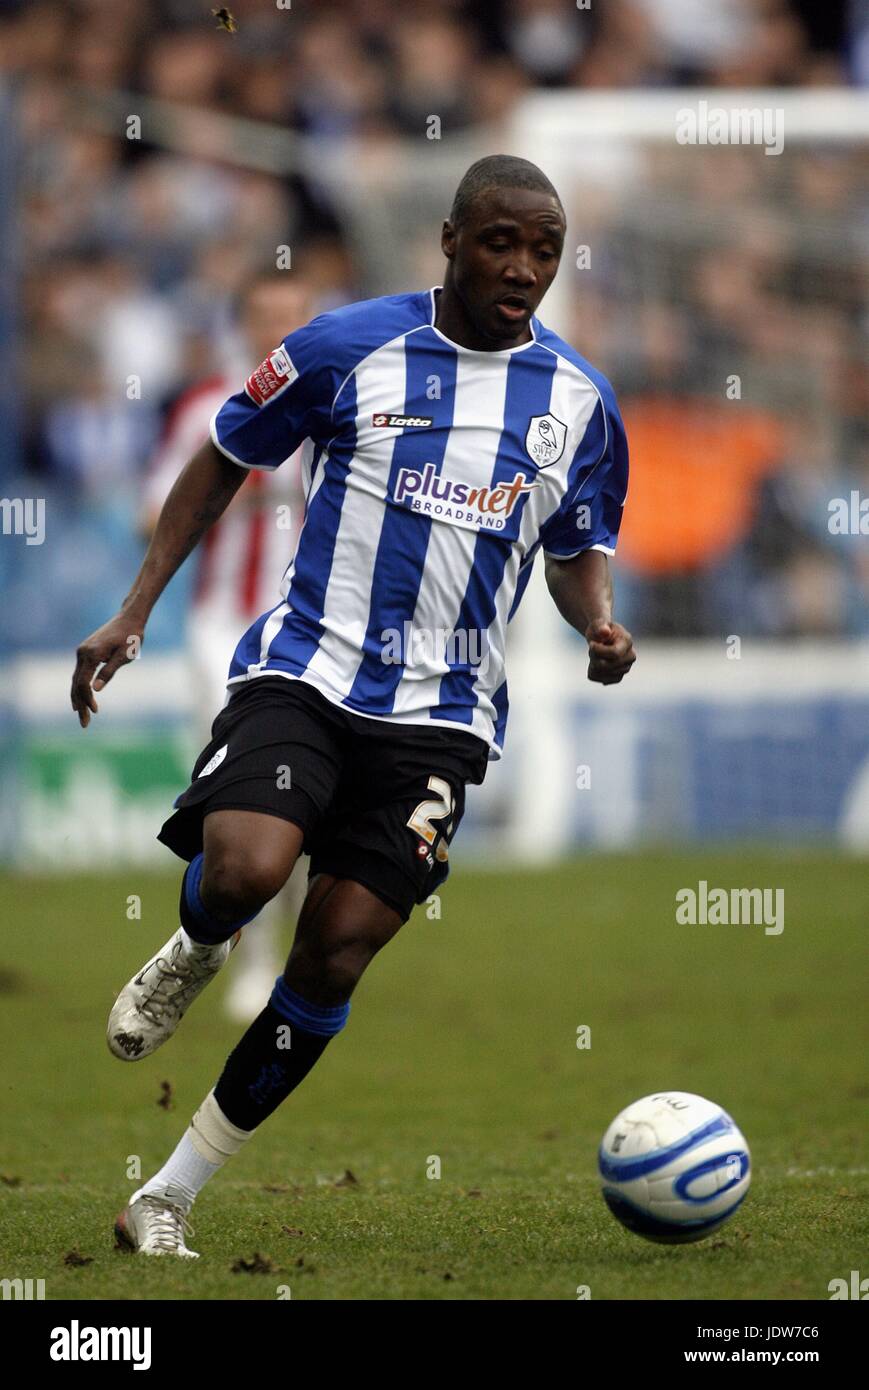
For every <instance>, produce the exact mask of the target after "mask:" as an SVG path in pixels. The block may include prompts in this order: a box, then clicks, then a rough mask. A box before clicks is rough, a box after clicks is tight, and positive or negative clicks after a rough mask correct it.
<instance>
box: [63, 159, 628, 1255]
mask: <svg viewBox="0 0 869 1390" xmlns="http://www.w3.org/2000/svg"><path fill="white" fill-rule="evenodd" d="M565 230H566V222H565V216H564V209H563V208H562V205H561V200H560V199H559V197H558V194H557V193H556V191H555V189H554V188H553V187H552V184H551V183H550V181H549V179H548V178H547V177H546V176H545V174H543V173H542V172H541V170H540V169H538V168H537V167H536V165H533V164H529V163H528V161H527V160H524V159H515V158H512V157H509V156H505V155H497V156H493V157H491V158H489V159H484V160H480V161H478V163H477V164H475V165H472V166H471V168H470V169H469V170H468V172H467V174H466V175H465V177H464V178H463V180H462V182H461V183H460V185H459V188H458V190H457V192H456V197H455V200H454V202H453V207H452V210H451V213H450V216H449V218H448V219H447V220H446V221H445V222H444V224H443V228H442V231H441V248H442V250H443V253H444V255H445V257H446V259H447V267H446V273H445V275H444V283H443V285H442V286H435V287H434V288H432V289H430V290H422V291H416V292H411V293H404V294H396V295H387V296H385V297H383V298H381V299H373V300H369V301H367V302H365V303H362V304H350V305H346V306H345V307H343V308H341V309H337V310H333V311H331V312H330V313H326V314H321V315H320V316H319V317H318V318H316V319H314V320H313V321H312V322H311V323H310V324H308V325H307V326H306V327H304V328H301V329H299V330H298V331H297V332H295V333H290V334H289V335H288V337H286V338H285V339H284V341H283V343H281V344H280V345H279V346H278V347H276V348H275V349H274V350H273V351H272V352H271V353H270V354H269V355H268V357H267V358H266V359H265V360H264V361H263V362H262V364H261V365H260V367H259V368H258V369H257V370H256V371H255V372H254V373H253V374H252V375H251V376H250V377H249V378H248V381H247V383H246V385H245V388H244V390H242V391H239V392H238V393H237V394H236V395H234V396H232V397H230V399H229V400H228V401H227V402H226V404H225V405H223V406H222V407H221V409H220V410H219V411H218V413H217V415H216V417H215V419H214V422H213V424H212V436H211V437H212V443H211V445H209V446H207V447H206V448H205V449H202V450H200V452H199V453H198V454H197V455H195V457H194V458H193V459H192V460H191V461H190V463H189V464H188V466H187V468H186V469H185V470H184V472H183V474H182V475H181V478H180V479H179V481H178V482H177V483H176V485H175V487H174V488H173V491H172V493H171V494H170V497H169V498H168V500H167V503H166V506H165V507H164V509H163V511H162V513H161V515H160V520H159V523H158V525H157V529H156V531H155V533H154V538H153V540H152V543H151V548H150V550H149V552H148V555H146V557H145V560H144V563H143V565H142V568H141V570H140V573H139V575H138V577H137V579H136V580H135V581H134V584H133V588H132V589H131V591H130V594H129V596H128V598H127V599H126V600H125V603H124V605H123V606H122V609H121V611H120V613H118V614H117V615H116V616H115V617H114V618H112V619H111V620H110V621H109V622H108V623H106V624H104V626H103V627H101V628H99V629H98V631H97V632H95V633H94V634H93V635H92V636H91V637H90V638H88V639H87V641H85V642H84V643H83V644H82V645H81V647H80V648H79V651H78V664H77V666H76V670H75V674H74V676H73V684H72V703H73V708H74V709H75V710H76V711H77V712H78V716H79V720H80V722H81V724H82V725H83V726H86V725H87V724H88V723H89V721H90V718H91V715H92V714H93V713H95V712H96V709H97V706H96V700H95V696H94V691H99V690H101V689H103V687H104V685H105V683H106V681H107V680H109V679H111V677H112V676H113V674H114V672H115V671H117V670H118V668H119V667H120V666H122V665H124V664H126V662H127V660H128V659H129V658H128V651H129V646H128V643H129V638H130V635H131V634H132V633H139V634H140V633H141V632H143V631H144V627H145V623H146V621H147V617H148V614H149V612H150V610H151V608H152V607H153V605H154V603H155V602H156V600H157V597H158V596H159V594H160V593H162V591H163V589H164V588H165V586H166V583H167V582H168V579H169V577H170V576H171V574H172V573H174V571H175V569H176V568H177V566H178V565H179V564H180V563H181V560H182V559H183V557H184V556H185V555H186V554H188V553H189V551H190V550H191V549H192V547H193V546H194V545H195V544H196V542H197V541H198V540H199V538H200V536H201V535H202V534H203V533H204V531H205V530H206V529H207V527H208V526H209V525H210V524H211V523H212V522H213V521H214V520H215V519H216V518H217V516H219V515H220V514H221V513H222V512H223V510H224V508H225V507H226V506H227V504H228V502H229V499H230V498H231V497H232V496H234V494H235V493H236V491H237V490H238V488H239V486H240V483H241V478H240V477H239V474H240V473H243V472H244V471H245V470H247V469H250V468H261V469H265V470H272V469H275V468H277V467H279V465H280V464H281V462H282V461H283V460H284V459H285V458H286V457H287V455H288V454H289V453H291V452H292V450H294V449H295V448H296V447H297V446H298V445H299V444H300V443H301V442H302V441H303V440H304V441H305V452H304V476H305V481H306V499H307V506H306V512H305V521H304V525H303V527H302V533H301V536H300V538H299V544H298V547H297V550H296V555H295V558H294V560H293V564H292V565H291V567H290V569H289V570H288V572H287V574H286V575H285V577H284V581H283V585H282V597H281V602H280V603H278V604H276V605H275V606H274V607H273V608H272V609H271V610H269V611H268V612H265V613H263V614H262V615H261V616H260V617H259V618H258V619H257V620H256V622H255V623H253V624H252V626H251V627H250V628H249V629H248V631H247V632H246V633H245V634H244V636H243V637H242V639H241V641H240V642H239V644H238V647H237V648H236V652H235V656H234V657H233V661H232V666H231V667H230V682H229V683H230V686H231V688H232V690H233V694H232V696H231V698H230V700H229V703H228V704H227V705H226V706H225V708H224V709H223V710H221V712H220V714H219V715H218V718H217V719H216V720H215V724H214V728H213V734H212V739H211V741H210V742H209V743H208V744H207V745H206V747H205V748H204V749H203V750H202V752H201V753H200V755H199V758H198V759H197V761H196V764H195V766H194V768H193V778H192V781H191V785H190V787H189V788H188V790H187V791H186V792H185V793H184V794H183V795H182V796H181V797H180V798H179V799H178V801H176V803H175V805H176V809H175V813H174V815H172V816H171V817H170V818H169V819H168V820H167V821H166V823H165V824H164V826H163V828H162V830H161V831H160V836H159V838H160V839H161V840H162V841H163V843H164V844H168V845H169V846H170V847H171V848H173V849H174V850H175V851H176V852H177V853H178V854H179V855H180V856H181V857H182V858H185V859H187V860H188V861H189V862H188V867H187V869H186V871H185V874H184V878H183V882H182V888H181V900H180V903H179V914H180V918H181V922H182V926H181V927H179V929H178V930H177V931H176V932H175V934H174V935H173V936H172V937H171V938H170V940H169V941H168V942H167V943H166V945H165V946H164V947H163V948H162V949H161V950H160V951H159V952H158V953H157V954H156V955H155V956H154V957H153V958H152V959H151V960H150V961H148V962H147V963H146V964H145V965H144V966H143V967H142V969H141V970H140V971H139V973H138V974H137V975H135V976H134V977H133V979H132V980H130V982H129V984H128V985H127V986H126V987H125V988H124V989H123V990H122V991H121V994H120V995H119V996H118V999H117V1002H116V1004H115V1007H114V1008H113V1010H112V1012H111V1015H110V1017H109V1026H108V1042H109V1047H110V1048H111V1050H112V1052H113V1053H114V1054H115V1055H116V1056H118V1057H120V1058H122V1059H124V1060H128V1061H135V1060H137V1059H138V1058H139V1057H144V1056H147V1055H149V1054H150V1053H152V1052H154V1051H155V1049H156V1048H158V1047H160V1046H161V1045H162V1044H163V1043H164V1042H165V1041H166V1040H167V1039H168V1038H169V1037H171V1035H172V1034H173V1033H174V1031H175V1029H176V1028H177V1026H178V1024H179V1022H180V1020H181V1018H182V1017H183V1015H184V1013H185V1011H186V1009H187V1008H188V1006H189V1005H190V1003H191V1002H192V1001H193V999H195V998H196V997H197V995H198V994H199V993H200V991H201V990H202V989H203V988H204V986H205V985H206V984H207V983H208V981H209V980H210V979H212V978H213V977H214V974H215V973H216V972H217V971H218V970H219V969H220V968H221V966H222V965H223V963H224V961H225V960H226V958H227V956H228V955H229V952H230V949H231V942H232V940H233V938H234V937H235V935H236V933H237V931H238V930H239V929H240V928H241V927H242V926H244V925H245V923H246V922H248V921H249V920H250V919H251V918H252V917H254V916H256V914H257V913H258V912H259V910H260V908H261V907H262V905H263V904H264V903H265V902H267V901H269V899H270V898H272V897H273V896H274V895H275V893H276V892H277V891H278V890H279V889H280V888H281V886H282V885H283V883H284V882H285V880H286V878H287V877H288V875H289V873H290V872H291V870H292V868H293V866H294V864H295V863H296V860H297V858H298V856H299V854H300V852H302V850H303V848H304V849H305V850H307V851H309V852H310V855H311V869H310V887H309V890H308V895H307V897H306V899H305V903H304V906H303V908H302V912H301V915H300V917H299V922H298V926H297V929H296V937H295V940H294V943H293V949H292V951H291V953H290V958H289V960H288V961H287V966H286V969H285V971H284V974H283V976H282V977H280V978H279V979H278V980H277V981H276V983H275V987H274V989H273V990H272V993H271V996H270V998H269V1001H268V1003H267V1005H266V1007H265V1008H264V1009H263V1010H262V1012H261V1013H260V1014H259V1015H258V1017H257V1018H256V1019H255V1020H254V1022H253V1023H252V1024H251V1025H250V1027H249V1028H248V1030H247V1032H246V1033H245V1034H244V1036H243V1037H242V1039H241V1040H240V1042H239V1044H238V1046H237V1047H236V1048H235V1050H234V1051H233V1052H232V1053H231V1054H230V1056H229V1058H228V1059H227V1062H226V1065H225V1067H224V1069H223V1072H222V1073H221V1075H220V1078H219V1079H218V1081H217V1084H216V1086H215V1087H214V1089H213V1090H212V1091H210V1092H209V1094H208V1095H207V1096H206V1097H205V1099H204V1101H203V1103H202V1105H201V1106H200V1107H199V1109H198V1110H197V1112H196V1114H195V1115H194V1117H193V1120H192V1122H191V1125H190V1127H189V1129H188V1130H187V1132H186V1133H185V1134H184V1135H183V1137H182V1139H181V1142H180V1143H179V1145H178V1147H177V1148H176V1149H175V1151H174V1153H173V1154H172V1155H171V1156H170V1158H169V1160H168V1161H167V1163H166V1164H164V1166H163V1167H162V1168H161V1169H160V1171H159V1172H158V1173H156V1174H154V1176H153V1177H152V1178H149V1179H148V1181H147V1182H146V1183H144V1184H143V1186H142V1187H141V1188H139V1190H138V1191H137V1192H135V1193H134V1194H133V1196H132V1197H131V1198H130V1201H129V1203H128V1205H127V1206H126V1207H125V1209H124V1211H123V1212H122V1213H121V1214H120V1216H119V1217H118V1220H117V1222H116V1226H115V1230H116V1233H117V1236H118V1239H119V1240H120V1241H121V1242H122V1243H123V1244H125V1245H126V1246H128V1247H129V1248H130V1249H132V1250H135V1251H139V1252H142V1253H145V1254H158V1255H159V1254H171V1255H175V1256H178V1257H181V1258H190V1257H191V1256H193V1255H194V1252H192V1251H190V1250H189V1249H188V1248H187V1246H186V1243H185V1235H186V1232H187V1230H188V1220H187V1218H188V1213H189V1211H190V1208H191V1206H192V1203H193V1201H194V1200H195V1198H196V1196H197V1194H198V1192H199V1191H200V1190H201V1188H202V1187H203V1185H204V1184H205V1183H206V1182H207V1181H208V1179H209V1178H210V1177H212V1176H213V1175H214V1174H215V1173H216V1172H217V1170H218V1169H219V1168H220V1167H221V1166H222V1165H223V1164H224V1163H225V1162H226V1161H227V1159H228V1158H230V1157H231V1156H232V1155H233V1154H235V1153H237V1152H238V1151H239V1149H240V1148H241V1147H242V1146H243V1145H244V1144H245V1143H246V1142H247V1141H248V1140H249V1139H250V1137H251V1135H252V1134H253V1132H254V1131H255V1130H256V1128H257V1126H258V1125H260V1124H261V1123H262V1122H263V1121H264V1120H265V1119H266V1118H267V1117H268V1116H269V1115H271V1114H272V1113H273V1111H275V1110H276V1109H277V1108H278V1106H279V1105H280V1104H281V1103H282V1101H284V1100H285V1099H286V1097H287V1096H288V1095H290V1093H291V1092H292V1091H293V1090H294V1089H295V1088H296V1086H298V1085H299V1083H300V1082H301V1081H302V1080H303V1079H304V1077H305V1076H306V1075H307V1074H308V1072H309V1071H310V1070H311V1068H312V1067H313V1066H315V1065H316V1063H317V1062H318V1060H319V1059H320V1057H321V1056H322V1054H323V1052H324V1050H325V1048H326V1047H327V1045H328V1043H329V1041H330V1040H331V1039H332V1038H333V1037H335V1036H336V1035H337V1034H338V1033H340V1032H341V1030H342V1029H343V1028H344V1026H345V1024H346V1022H347V1018H348V1015H349V1012H350V996H351V994H352V993H353V990H354V988H355V986H356V984H357V982H358V981H359V979H360V978H361V976H362V974H363V972H364V971H365V970H366V968H367V967H368V965H369V963H370V961H371V960H372V958H373V957H374V956H375V955H376V953H377V952H378V951H379V950H380V949H381V948H382V947H383V946H385V945H386V943H387V942H388V941H390V940H391V938H392V937H393V936H395V934H396V932H397V931H398V930H399V929H400V927H401V926H402V923H404V922H406V921H407V919H408V917H409V916H410V914H411V912H412V910H413V907H414V904H415V903H420V902H423V901H425V899H426V898H427V897H428V896H429V895H430V894H432V893H435V892H437V890H438V889H439V888H440V886H441V885H442V884H443V882H444V880H445V879H446V877H447V874H448V872H449V847H450V844H451V842H452V840H453V838H454V836H455V833H456V831H457V829H458V826H459V823H460V821H461V818H462V814H463V811H464V804H465V790H466V787H467V786H468V784H475V783H476V784H478V783H480V782H482V781H483V778H484V776H485V771H486V765H487V760H488V759H489V758H497V757H499V756H500V753H501V748H502V746H503V742H504V729H505V725H506V721H507V705H508V701H507V684H506V678H505V671H504V663H505V645H506V628H507V623H508V621H509V619H510V617H511V616H512V614H513V613H514V612H515V610H516V607H517V605H518V603H519V601H520V599H521V597H522V594H523V592H524V589H525V587H526V584H527V582H528V578H529V576H530V573H531V566H532V564H533V561H534V558H535V556H536V555H537V554H538V553H539V552H540V551H541V550H542V551H543V553H544V556H545V565H546V570H545V573H546V580H547V584H548V586H549V590H550V593H551V595H552V597H553V600H554V602H555V604H556V606H557V608H558V609H559V611H560V613H561V614H562V616H563V617H564V618H565V620H566V621H567V622H568V623H570V624H571V626H573V627H574V628H576V629H577V631H579V632H581V633H583V634H584V636H585V638H586V640H587V641H588V650H589V665H588V675H589V679H591V680H594V681H599V682H601V683H602V684H604V685H613V684H616V683H617V682H618V681H620V680H621V679H622V678H623V677H624V675H625V674H626V673H627V672H628V671H629V670H630V668H631V666H632V664H633V662H634V660H635V654H634V650H633V642H632V639H631V635H630V633H628V632H626V631H625V629H624V628H623V627H622V626H621V625H620V624H619V623H617V622H615V621H614V619H613V613H612V584H611V580H610V573H609V562H608V559H607V557H608V555H611V554H612V553H613V551H614V549H615V544H616V537H617V534H618V531H619V526H620V524H621V516H622V507H623V505H624V501H625V492H626V488H627V473H628V455H627V444H626V440H625V434H624V428H623V426H622V422H621V418H620V415H619V411H618V406H617V405H616V400H615V396H614V394H613V390H612V387H611V386H610V384H609V382H608V381H607V380H606V379H605V378H604V377H602V376H601V375H600V373H599V372H597V371H595V369H594V368H593V367H591V366H590V365H589V364H588V363H587V362H586V361H584V359H583V358H581V357H580V356H579V354H578V353H577V352H576V351H575V350H574V349H573V348H572V347H571V346H570V344H569V343H566V342H565V341H564V340H563V339H562V338H559V337H558V336H557V334H555V333H553V332H552V331H551V330H549V329H547V328H546V327H545V326H544V324H542V323H541V322H540V320H539V319H538V318H537V317H536V313H535V311H536V309H537V307H538V305H539V303H540V301H541V299H542V298H543V296H544V294H545V293H546V290H547V289H548V287H549V285H550V283H551V281H552V279H553V277H554V275H555V273H556V271H557V269H558V264H559V261H560V259H561V253H562V249H563V246H564V237H565ZM100 663H104V664H103V665H102V666H101V672H100V674H99V675H98V676H97V678H96V680H94V682H93V686H91V681H92V678H93V676H94V673H95V672H96V670H97V667H98V666H99V665H100ZM553 678H555V673H553ZM276 770H279V771H280V773H281V775H279V776H278V777H277V778H276V776H275V772H276ZM283 773H291V776H284V775H283ZM540 909H541V911H545V910H546V904H545V899H544V900H543V901H542V902H541V905H540ZM468 927H469V930H472V928H473V923H469V924H468Z"/></svg>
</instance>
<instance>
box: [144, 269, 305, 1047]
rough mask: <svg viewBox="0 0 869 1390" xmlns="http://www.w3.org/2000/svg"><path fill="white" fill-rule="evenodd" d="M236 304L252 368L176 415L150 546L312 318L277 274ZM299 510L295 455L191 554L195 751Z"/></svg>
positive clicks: (263, 952)
mask: <svg viewBox="0 0 869 1390" xmlns="http://www.w3.org/2000/svg"><path fill="white" fill-rule="evenodd" d="M237 300H238V327H239V330H240V334H241V338H242V346H243V348H244V350H245V351H246V352H247V353H248V354H249V361H248V362H247V364H246V366H245V367H244V370H243V371H239V372H238V374H237V376H230V374H229V373H228V372H220V373H217V374H215V375H213V376H209V377H208V378H207V379H205V380H204V381H200V382H198V383H197V384H196V385H195V386H191V387H190V388H189V389H188V390H186V391H185V392H183V394H182V395H181V396H180V397H179V398H178V400H177V401H176V402H175V404H174V405H173V407H172V410H171V412H170V414H169V419H168V421H167V425H166V430H165V432H164V435H163V438H162V440H161V442H160V447H159V449H158V451H157V453H156V455H155V457H154V459H153V461H152V464H151V468H150V470H149V473H148V478H147V481H146V484H145V492H144V498H143V506H142V517H141V529H142V531H143V533H144V534H145V535H146V537H147V538H148V539H150V537H151V535H153V532H154V529H155V527H156V525H157V522H158V520H159V516H160V512H161V511H162V509H163V505H164V503H165V501H166V498H167V496H168V495H169V493H170V491H171V489H172V485H173V483H174V482H175V481H176V479H177V478H178V475H179V473H180V472H181V470H182V469H183V468H184V467H185V465H186V464H187V462H188V460H189V459H190V456H191V455H192V454H193V453H194V452H195V451H196V450H197V449H198V448H199V447H200V446H201V445H202V443H203V441H205V440H207V439H208V437H209V429H210V425H211V419H212V416H213V415H214V413H215V411H216V410H219V408H220V406H222V405H223V402H224V401H225V400H226V398H227V396H229V395H231V394H232V392H233V391H234V390H235V388H236V386H237V384H238V381H239V379H241V378H242V377H243V376H244V375H245V374H246V373H247V372H248V371H249V370H250V368H251V367H252V366H254V364H255V363H257V362H259V361H260V360H261V359H262V358H263V357H265V355H266V354H267V353H268V352H270V351H271V349H272V347H273V345H274V344H275V343H276V342H278V341H279V340H280V339H281V338H282V337H283V336H284V335H285V334H286V333H287V332H288V331H292V330H294V329H296V328H299V327H301V325H302V324H304V323H307V321H308V319H309V318H310V316H311V307H312V306H311V296H310V294H309V292H308V291H307V289H306V288H305V286H304V285H303V284H302V282H300V281H299V280H298V279H297V278H296V277H294V276H292V275H289V274H288V273H287V272H286V271H281V270H275V269H274V267H270V268H264V269H262V270H259V271H256V272H255V273H253V274H252V275H250V276H249V278H248V279H247V280H246V281H245V283H244V285H243V286H242V288H241V290H240V292H239V294H238V296H237ZM304 505H305V498H304V493H303V491H302V482H301V448H299V449H297V450H296V452H295V453H294V454H293V456H292V457H291V458H289V459H287V460H286V462H285V463H284V464H283V465H282V466H281V468H279V469H274V470H273V471H272V472H265V471H263V470H262V469H251V470H250V471H249V472H248V474H247V477H246V478H245V480H244V482H243V483H242V486H241V487H240V488H239V490H238V492H237V493H236V494H235V497H234V498H233V500H232V502H231V504H230V506H229V507H228V508H227V510H226V511H225V512H224V514H223V516H222V517H221V519H220V520H219V521H218V522H215V524H214V525H213V526H212V527H211V529H210V530H209V531H208V532H207V533H206V535H205V536H204V538H203V542H202V545H201V546H199V547H198V551H197V560H198V564H197V568H196V574H195V576H194V581H193V587H192V596H191V600H190V608H189V612H188V615H187V631H186V634H185V637H186V647H187V653H188V657H189V662H190V684H191V689H192V693H193V703H194V717H195V721H196V729H197V734H198V737H197V744H198V745H201V744H203V743H205V742H206V741H207V740H208V738H209V737H210V731H211V723H212V720H213V719H214V714H215V711H216V710H218V709H220V707H221V705H222V704H223V703H224V701H225V696H226V673H227V670H228V668H229V663H230V661H231V659H232V654H233V652H234V651H235V647H236V643H237V642H238V634H239V632H241V631H242V630H243V629H244V628H246V627H247V626H248V625H249V624H250V623H251V622H253V620H254V618H257V617H259V615H260V613H262V611H263V609H264V608H268V607H270V606H271V604H272V603H273V602H274V596H275V587H276V577H277V575H279V574H281V573H282V572H283V570H284V569H285V567H286V563H287V559H288V558H289V556H290V555H292V553H293V551H294V550H295V548H296V541H297V539H298V535H299V529H300V527H301V519H302V513H303V511H304ZM305 891H306V881H305V873H304V865H303V863H302V862H300V863H298V864H297V865H296V868H295V869H294V870H293V873H292V874H291V875H290V881H289V882H288V883H287V885H286V887H285V888H284V889H283V891H282V892H281V893H280V894H279V895H278V896H277V897H275V898H273V899H272V901H271V902H270V903H267V904H266V906H265V907H264V908H263V910H262V911H261V912H260V914H259V917H258V919H257V925H256V931H255V932H246V933H245V935H244V938H243V940H242V941H241V944H240V950H239V951H238V956H237V958H236V959H235V960H234V961H233V978H232V981H231V984H230V987H229V990H228V991H227V994H226V997H225V1001H224V1007H225V1009H226V1012H227V1013H228V1015H229V1016H230V1018H232V1019H234V1020H235V1022H237V1023H249V1022H250V1020H251V1019H252V1018H255V1017H256V1015H257V1014H258V1013H259V1011H260V1009H261V1008H262V1003H263V999H264V998H266V997H267V995H268V993H269V991H270V989H271V986H272V982H273V980H274V978H275V975H276V974H277V973H278V969H279V960H278V958H277V951H278V942H279V936H280V927H281V924H282V918H283V917H284V916H286V917H287V918H291V919H292V920H293V921H295V920H296V918H297V917H298V914H299V910H300V909H301V906H302V902H303V900H304V896H305ZM281 959H282V958H281Z"/></svg>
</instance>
